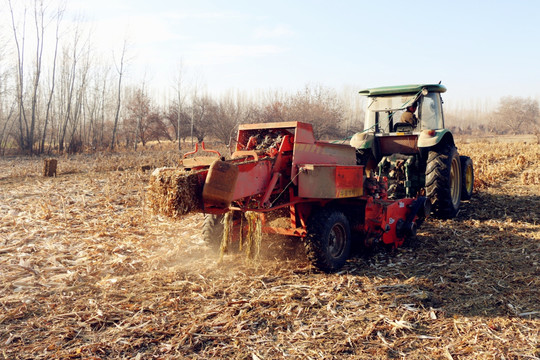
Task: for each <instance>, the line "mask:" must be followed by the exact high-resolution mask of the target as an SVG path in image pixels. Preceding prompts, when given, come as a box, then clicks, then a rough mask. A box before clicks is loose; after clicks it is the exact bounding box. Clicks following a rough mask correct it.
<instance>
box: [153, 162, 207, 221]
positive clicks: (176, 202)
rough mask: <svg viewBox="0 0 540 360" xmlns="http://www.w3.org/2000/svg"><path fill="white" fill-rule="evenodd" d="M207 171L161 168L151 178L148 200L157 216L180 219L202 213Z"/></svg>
mask: <svg viewBox="0 0 540 360" xmlns="http://www.w3.org/2000/svg"><path fill="white" fill-rule="evenodd" d="M204 178H205V171H185V170H181V169H177V168H159V169H156V170H154V172H153V173H152V175H151V176H150V184H149V186H148V199H149V203H150V208H151V209H152V211H153V212H154V213H156V214H161V215H165V216H168V217H172V218H179V217H181V216H182V215H185V214H188V213H190V212H202V211H203V201H202V190H203V186H204Z"/></svg>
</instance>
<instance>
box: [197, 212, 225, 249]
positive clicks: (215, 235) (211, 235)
mask: <svg viewBox="0 0 540 360" xmlns="http://www.w3.org/2000/svg"><path fill="white" fill-rule="evenodd" d="M223 218H224V216H223V215H213V214H204V224H203V229H202V236H203V241H204V242H205V243H206V245H208V246H209V247H210V248H211V249H212V251H219V248H220V246H221V241H222V239H223V230H224V225H223Z"/></svg>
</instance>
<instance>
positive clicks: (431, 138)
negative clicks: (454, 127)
mask: <svg viewBox="0 0 540 360" xmlns="http://www.w3.org/2000/svg"><path fill="white" fill-rule="evenodd" d="M441 142H446V143H448V144H450V145H452V146H455V144H454V136H453V135H452V132H450V130H448V129H441V130H422V132H421V133H420V136H418V147H419V148H430V147H433V146H435V145H437V144H439V143H441Z"/></svg>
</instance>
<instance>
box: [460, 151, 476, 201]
mask: <svg viewBox="0 0 540 360" xmlns="http://www.w3.org/2000/svg"><path fill="white" fill-rule="evenodd" d="M459 159H460V161H461V200H469V199H470V198H471V197H472V193H473V190H474V168H473V162H472V160H471V158H470V157H468V156H460V157H459Z"/></svg>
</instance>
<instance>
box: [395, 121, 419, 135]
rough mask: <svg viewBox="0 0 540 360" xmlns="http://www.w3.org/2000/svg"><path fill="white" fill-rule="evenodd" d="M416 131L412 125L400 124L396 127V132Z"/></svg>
mask: <svg viewBox="0 0 540 360" xmlns="http://www.w3.org/2000/svg"><path fill="white" fill-rule="evenodd" d="M413 130H414V126H413V125H412V124H409V123H406V122H400V123H397V124H395V125H394V132H405V133H407V132H412V131H413Z"/></svg>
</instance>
